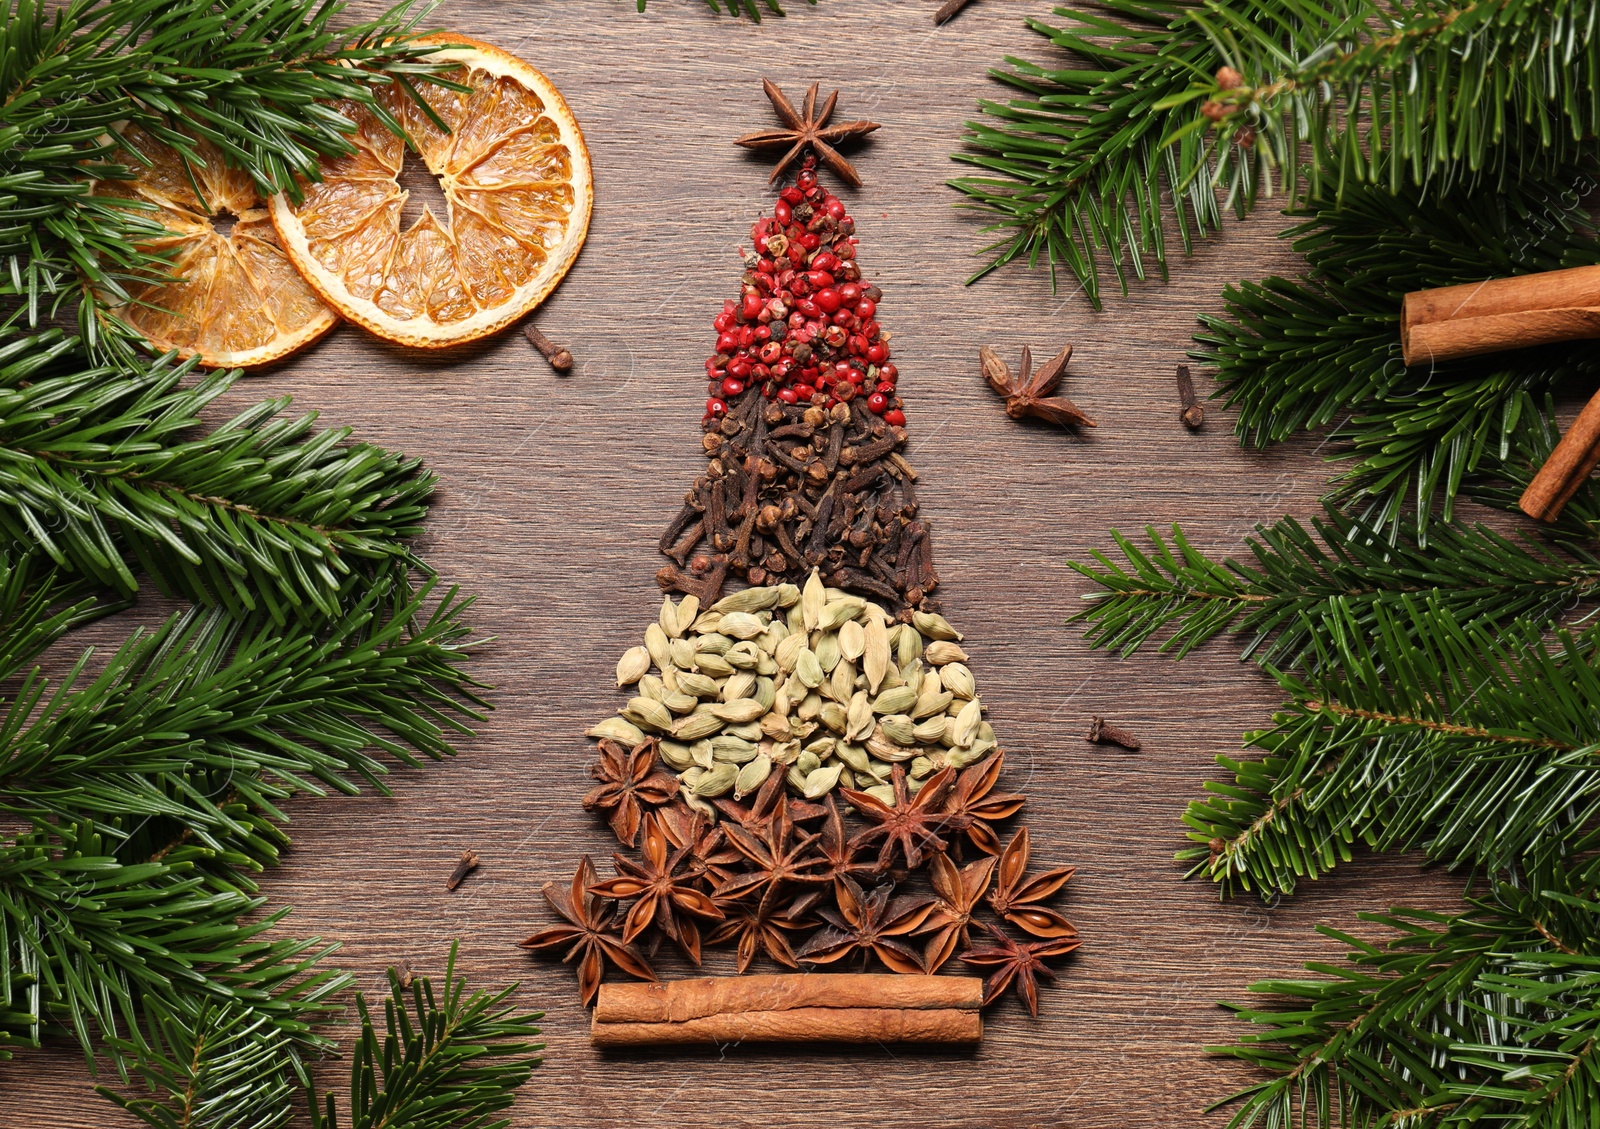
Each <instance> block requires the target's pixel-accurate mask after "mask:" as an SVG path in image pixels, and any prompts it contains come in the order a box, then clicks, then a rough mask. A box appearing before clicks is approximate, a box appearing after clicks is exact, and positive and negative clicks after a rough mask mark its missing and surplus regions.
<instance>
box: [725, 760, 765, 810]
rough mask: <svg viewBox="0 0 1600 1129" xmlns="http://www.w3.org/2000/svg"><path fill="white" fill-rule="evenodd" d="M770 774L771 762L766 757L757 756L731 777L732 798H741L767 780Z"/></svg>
mask: <svg viewBox="0 0 1600 1129" xmlns="http://www.w3.org/2000/svg"><path fill="white" fill-rule="evenodd" d="M771 775H772V762H771V761H770V760H768V759H767V758H766V757H757V758H756V759H755V760H753V761H751V762H750V763H749V764H746V765H745V766H744V767H743V768H741V769H740V770H739V775H737V776H735V777H734V778H733V798H734V799H736V800H742V799H744V798H745V797H746V796H748V795H749V794H750V793H751V792H754V791H755V790H756V789H757V788H759V787H761V786H762V785H763V784H765V783H766V782H767V777H769V776H771Z"/></svg>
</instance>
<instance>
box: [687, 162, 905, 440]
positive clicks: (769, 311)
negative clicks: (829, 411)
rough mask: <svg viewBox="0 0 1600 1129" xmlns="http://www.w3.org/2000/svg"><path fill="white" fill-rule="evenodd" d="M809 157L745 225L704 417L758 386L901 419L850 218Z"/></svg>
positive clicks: (873, 294)
mask: <svg viewBox="0 0 1600 1129" xmlns="http://www.w3.org/2000/svg"><path fill="white" fill-rule="evenodd" d="M814 165H815V159H814V158H810V157H808V158H807V159H806V163H805V166H804V167H803V168H802V169H801V171H800V175H799V176H798V177H796V178H795V182H794V184H793V185H791V186H789V187H788V188H785V189H784V190H783V191H782V192H781V193H780V194H779V196H778V201H777V203H776V204H774V205H773V208H772V215H770V216H763V217H762V218H761V219H759V220H757V221H756V223H755V226H754V227H752V228H751V229H750V237H751V239H753V240H754V241H755V253H754V254H753V255H750V256H749V257H748V258H747V259H746V265H747V267H748V268H749V269H748V270H746V271H745V274H744V279H743V284H742V287H741V293H740V296H739V298H738V300H736V301H735V300H730V301H728V302H725V303H723V307H722V312H721V313H720V314H718V315H717V317H716V321H715V322H714V324H715V326H716V329H717V351H716V355H715V356H713V357H711V358H709V359H708V360H707V361H706V375H707V376H709V377H710V380H711V382H710V385H709V386H708V388H707V390H706V391H707V394H708V395H709V396H710V399H708V400H707V401H706V415H705V419H706V421H707V422H711V421H715V420H719V419H721V418H722V417H723V416H725V415H727V414H728V401H730V400H732V399H735V398H736V397H738V396H740V395H742V394H743V393H744V392H745V391H746V390H747V389H750V388H757V387H759V388H760V389H761V394H762V395H763V396H765V397H766V398H767V399H769V400H781V401H783V402H784V403H786V404H814V405H817V406H819V407H824V408H827V407H832V406H833V405H834V404H837V403H841V402H848V401H850V400H854V399H856V398H857V397H858V396H859V397H864V398H865V401H866V406H867V410H868V411H870V412H872V413H873V414H874V415H879V416H882V417H883V419H884V421H885V422H886V423H889V424H891V425H893V426H895V427H903V426H905V422H906V416H905V412H904V411H903V410H902V405H901V403H900V397H899V396H898V395H897V394H896V393H895V382H896V381H897V380H898V379H899V377H900V373H899V371H898V370H897V369H896V368H895V367H894V364H893V363H892V362H891V361H890V360H889V356H890V353H889V335H888V334H887V333H885V332H883V330H882V328H881V327H880V326H879V325H878V321H877V313H878V299H879V298H880V297H882V292H881V291H880V290H879V289H878V288H877V287H876V286H872V285H870V284H868V283H867V282H865V281H864V280H863V279H862V277H861V268H860V267H859V266H857V265H856V261H855V259H856V242H857V240H856V238H855V229H856V225H855V221H854V220H852V219H851V218H850V216H849V214H848V213H847V212H846V211H845V207H844V203H843V202H842V201H841V200H840V199H839V198H838V197H837V196H835V195H833V194H832V193H830V192H828V191H827V190H826V189H824V188H823V187H822V186H821V185H819V184H818V183H817V174H816V170H815V168H814Z"/></svg>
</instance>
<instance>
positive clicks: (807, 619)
mask: <svg viewBox="0 0 1600 1129" xmlns="http://www.w3.org/2000/svg"><path fill="white" fill-rule="evenodd" d="M827 602H828V590H827V589H826V588H824V587H823V586H822V576H821V575H820V574H819V573H818V572H817V570H816V569H812V570H811V575H810V576H809V577H808V578H807V579H806V585H805V587H804V588H802V589H801V590H800V614H801V618H802V621H803V622H804V624H805V629H806V630H807V631H815V630H816V629H817V624H818V623H820V622H822V609H823V608H824V607H825V606H826V605H827Z"/></svg>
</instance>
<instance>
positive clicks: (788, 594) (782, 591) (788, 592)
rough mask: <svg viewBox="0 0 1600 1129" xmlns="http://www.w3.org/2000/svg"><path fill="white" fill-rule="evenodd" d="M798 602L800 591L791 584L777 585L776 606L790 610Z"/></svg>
mask: <svg viewBox="0 0 1600 1129" xmlns="http://www.w3.org/2000/svg"><path fill="white" fill-rule="evenodd" d="M799 602H800V589H799V588H797V587H795V586H794V585H793V584H780V585H778V606H779V607H780V608H792V607H794V606H795V605H796V604H798V603H799Z"/></svg>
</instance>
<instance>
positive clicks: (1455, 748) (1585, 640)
mask: <svg viewBox="0 0 1600 1129" xmlns="http://www.w3.org/2000/svg"><path fill="white" fill-rule="evenodd" d="M1333 611H1334V614H1333V615H1331V616H1330V617H1329V621H1328V622H1327V623H1326V624H1325V625H1323V626H1322V627H1321V629H1320V630H1319V631H1318V633H1317V634H1318V641H1317V649H1316V651H1315V652H1314V653H1315V658H1314V660H1313V661H1312V662H1311V663H1310V665H1311V667H1312V673H1310V674H1307V675H1305V676H1303V677H1297V676H1293V675H1280V682H1281V684H1282V686H1283V688H1284V690H1285V692H1286V693H1287V694H1288V695H1289V696H1290V699H1291V700H1290V701H1289V703H1288V704H1287V705H1285V706H1284V707H1283V709H1282V710H1281V711H1280V712H1279V714H1278V715H1277V717H1276V718H1274V722H1275V724H1274V727H1273V728H1272V729H1269V730H1266V731H1264V732H1261V733H1256V734H1252V735H1250V736H1249V738H1248V740H1249V743H1250V745H1252V746H1253V747H1255V748H1257V749H1259V750H1261V751H1262V752H1263V753H1264V756H1263V757H1262V758H1261V759H1260V760H1255V761H1236V760H1233V759H1232V758H1226V757H1220V758H1218V762H1219V764H1222V765H1223V766H1224V767H1225V768H1226V769H1227V770H1228V771H1229V772H1230V773H1232V775H1233V780H1232V782H1231V783H1213V784H1209V785H1207V792H1208V793H1209V795H1208V797H1207V798H1206V799H1204V800H1198V801H1195V802H1194V803H1192V804H1191V805H1190V806H1189V810H1188V812H1187V813H1185V815H1184V823H1186V824H1187V825H1188V826H1189V827H1190V828H1191V830H1190V832H1189V838H1190V839H1191V840H1194V841H1195V842H1196V843H1197V844H1198V845H1197V846H1195V847H1194V848H1191V849H1189V850H1185V851H1182V852H1180V853H1179V856H1178V857H1179V858H1180V859H1184V860H1187V861H1189V862H1191V863H1192V864H1193V869H1192V871H1191V873H1194V874H1204V875H1207V876H1209V877H1210V878H1211V879H1212V880H1213V881H1215V882H1218V883H1220V884H1222V885H1223V887H1224V888H1225V889H1228V888H1241V889H1249V890H1255V891H1258V892H1259V893H1261V894H1262V895H1263V896H1269V895H1272V894H1287V893H1292V892H1293V891H1294V889H1295V888H1296V886H1297V885H1298V884H1299V883H1300V882H1301V881H1303V880H1306V879H1313V878H1317V877H1319V876H1320V875H1322V874H1324V873H1326V872H1327V871H1329V870H1332V869H1333V868H1334V867H1335V866H1337V865H1338V864H1339V863H1340V862H1344V861H1348V860H1349V859H1350V857H1351V849H1352V847H1353V846H1354V845H1355V844H1356V843H1364V844H1366V845H1367V846H1369V847H1372V848H1375V849H1378V850H1408V849H1421V850H1423V851H1425V852H1426V853H1427V854H1428V856H1429V857H1430V858H1434V859H1439V860H1442V861H1445V862H1448V863H1451V864H1462V865H1469V866H1473V867H1479V868H1484V869H1487V870H1490V871H1494V870H1499V869H1503V868H1505V867H1509V866H1512V865H1514V864H1515V863H1516V862H1517V860H1519V859H1520V858H1522V857H1524V856H1526V855H1527V854H1529V853H1530V852H1532V851H1534V850H1535V849H1536V848H1541V847H1543V846H1545V845H1546V844H1549V843H1563V842H1568V841H1572V840H1574V839H1576V838H1578V837H1581V835H1582V834H1584V832H1585V831H1586V829H1587V828H1588V827H1589V826H1590V825H1591V821H1592V820H1594V818H1595V817H1596V816H1597V815H1600V757H1597V749H1600V667H1597V666H1596V664H1595V652H1594V640H1593V638H1592V637H1575V636H1573V635H1571V634H1570V633H1567V632H1560V633H1558V635H1557V637H1556V641H1555V642H1554V643H1553V644H1550V643H1547V642H1546V641H1545V639H1544V638H1543V633H1542V632H1540V631H1539V630H1538V629H1537V628H1535V627H1533V626H1532V625H1530V624H1528V623H1526V622H1525V621H1518V622H1517V623H1516V624H1514V625H1512V626H1510V627H1503V628H1498V629H1497V628H1494V627H1492V626H1491V625H1490V624H1488V623H1486V622H1483V621H1474V622H1469V623H1466V624H1463V623H1462V622H1461V621H1459V620H1458V619H1457V618H1456V617H1455V616H1454V615H1452V614H1451V613H1450V612H1449V611H1447V610H1445V609H1444V608H1442V607H1440V606H1438V605H1437V603H1423V602H1421V601H1418V600H1415V599H1414V598H1413V597H1410V596H1404V597H1402V598H1401V603H1400V607H1399V608H1398V609H1397V610H1396V611H1394V612H1390V611H1388V610H1387V609H1383V608H1378V609H1376V610H1375V614H1374V615H1373V616H1372V618H1371V620H1370V621H1364V620H1363V618H1362V617H1360V616H1358V615H1357V614H1355V613H1354V612H1352V611H1350V610H1349V609H1346V608H1342V607H1340V606H1339V605H1338V604H1337V603H1335V605H1334V608H1333Z"/></svg>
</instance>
